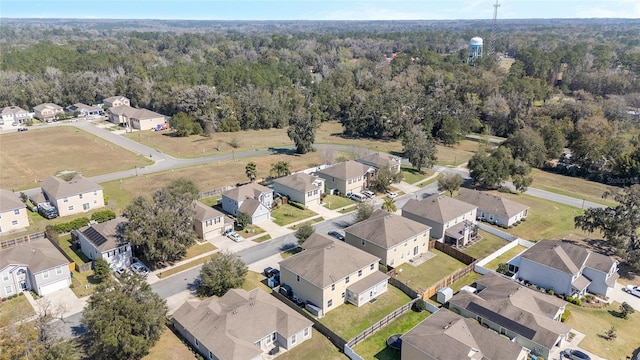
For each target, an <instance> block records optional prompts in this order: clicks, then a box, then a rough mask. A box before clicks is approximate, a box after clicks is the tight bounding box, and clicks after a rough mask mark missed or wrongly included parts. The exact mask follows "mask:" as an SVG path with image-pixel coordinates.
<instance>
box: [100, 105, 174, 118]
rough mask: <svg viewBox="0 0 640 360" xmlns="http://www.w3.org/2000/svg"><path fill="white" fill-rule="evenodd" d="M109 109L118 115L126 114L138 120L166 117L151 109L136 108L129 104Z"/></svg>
mask: <svg viewBox="0 0 640 360" xmlns="http://www.w3.org/2000/svg"><path fill="white" fill-rule="evenodd" d="M109 111H111V113H113V114H114V115H118V116H121V115H124V116H126V117H128V118H131V119H138V120H147V119H155V118H159V117H164V115H162V114H159V113H157V112H155V111H151V110H149V109H136V108H133V107H131V106H127V105H120V106H116V107H112V108H111V109H109Z"/></svg>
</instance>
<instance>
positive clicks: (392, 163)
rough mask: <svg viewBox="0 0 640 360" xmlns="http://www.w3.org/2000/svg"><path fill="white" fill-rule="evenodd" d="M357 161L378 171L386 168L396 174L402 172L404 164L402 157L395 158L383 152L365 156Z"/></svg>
mask: <svg viewBox="0 0 640 360" xmlns="http://www.w3.org/2000/svg"><path fill="white" fill-rule="evenodd" d="M356 161H357V162H359V163H362V164H365V165H367V166H371V167H374V168H376V169H380V168H382V167H386V168H389V169H391V170H392V171H393V172H394V173H398V172H400V165H401V164H402V158H401V157H398V156H393V155H391V154H387V153H383V152H374V153H371V154H368V155H365V156H363V157H361V158H360V159H357V160H356Z"/></svg>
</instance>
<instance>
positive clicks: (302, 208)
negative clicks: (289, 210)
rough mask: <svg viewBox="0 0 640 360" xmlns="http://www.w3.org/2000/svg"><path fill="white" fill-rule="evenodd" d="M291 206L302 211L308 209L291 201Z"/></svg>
mask: <svg viewBox="0 0 640 360" xmlns="http://www.w3.org/2000/svg"><path fill="white" fill-rule="evenodd" d="M289 205H291V206H293V207H294V208H298V209H300V210H305V209H306V207H305V206H304V205H302V204H300V203H298V202H295V201H289Z"/></svg>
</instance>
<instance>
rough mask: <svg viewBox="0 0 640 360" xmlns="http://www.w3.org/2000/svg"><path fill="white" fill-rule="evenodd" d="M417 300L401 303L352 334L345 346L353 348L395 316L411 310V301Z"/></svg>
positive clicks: (413, 301)
mask: <svg viewBox="0 0 640 360" xmlns="http://www.w3.org/2000/svg"><path fill="white" fill-rule="evenodd" d="M417 300H419V298H417V299H413V300H411V301H410V302H409V303H407V304H404V305H402V306H401V307H399V308H397V309H396V310H394V311H393V312H392V313H390V314H389V315H387V316H385V317H384V318H382V319H381V320H379V321H378V322H376V323H375V324H373V325H371V326H369V327H368V328H366V329H365V330H364V331H363V332H361V333H360V334H358V335H356V336H354V337H353V338H352V339H351V340H349V341H348V342H347V346H349V347H350V348H352V349H353V347H355V346H356V345H358V344H359V343H361V342H363V341H364V340H366V339H367V338H368V337H369V336H371V335H373V334H374V333H376V332H377V331H378V330H380V329H382V328H384V327H385V326H387V325H388V324H389V323H390V322H392V321H393V320H394V319H395V318H397V317H398V316H400V315H402V314H404V313H406V312H407V311H409V310H411V307H412V306H413V303H415V302H416V301H417Z"/></svg>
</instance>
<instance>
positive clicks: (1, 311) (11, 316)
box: [0, 295, 36, 328]
mask: <svg viewBox="0 0 640 360" xmlns="http://www.w3.org/2000/svg"><path fill="white" fill-rule="evenodd" d="M35 314H36V312H35V311H34V310H33V307H32V306H31V304H30V303H29V300H27V297H26V296H24V295H18V297H16V298H14V299H9V300H6V301H3V302H1V303H0V328H3V327H5V326H7V325H10V324H12V323H15V322H16V321H20V320H22V319H26V318H28V317H31V316H33V315H35Z"/></svg>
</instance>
